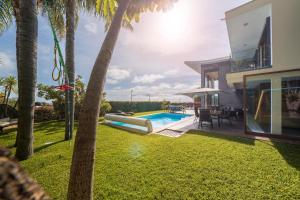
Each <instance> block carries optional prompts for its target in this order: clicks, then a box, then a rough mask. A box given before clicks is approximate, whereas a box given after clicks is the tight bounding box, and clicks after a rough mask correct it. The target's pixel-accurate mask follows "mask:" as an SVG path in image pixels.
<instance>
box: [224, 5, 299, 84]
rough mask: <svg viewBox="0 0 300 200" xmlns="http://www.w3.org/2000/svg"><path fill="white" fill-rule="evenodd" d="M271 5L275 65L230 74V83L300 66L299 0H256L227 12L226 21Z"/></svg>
mask: <svg viewBox="0 0 300 200" xmlns="http://www.w3.org/2000/svg"><path fill="white" fill-rule="evenodd" d="M267 4H271V7H272V16H271V35H272V36H271V37H272V38H271V44H272V68H268V69H260V70H253V71H246V72H237V73H229V74H227V75H226V79H227V82H228V84H229V85H231V86H232V84H234V83H241V82H243V76H244V75H249V74H258V73H265V72H275V71H282V70H290V69H299V68H300V24H299V19H300V0H254V1H252V2H249V3H247V4H245V5H242V6H240V7H237V8H235V9H233V10H230V11H228V12H226V14H225V15H226V20H230V19H232V18H236V17H239V15H241V14H243V13H246V12H250V11H253V10H255V9H257V8H259V7H262V6H264V5H267Z"/></svg>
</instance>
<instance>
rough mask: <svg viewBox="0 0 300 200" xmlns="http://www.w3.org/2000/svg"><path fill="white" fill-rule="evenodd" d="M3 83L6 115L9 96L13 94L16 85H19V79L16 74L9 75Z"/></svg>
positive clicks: (5, 113)
mask: <svg viewBox="0 0 300 200" xmlns="http://www.w3.org/2000/svg"><path fill="white" fill-rule="evenodd" d="M2 85H3V86H4V88H5V90H4V99H3V103H4V104H5V109H4V116H5V117H6V116H7V106H8V101H9V97H10V95H11V92H12V91H13V92H14V91H15V90H14V89H15V86H16V85H17V80H16V78H15V77H14V76H8V77H7V78H5V79H4V80H3V81H2Z"/></svg>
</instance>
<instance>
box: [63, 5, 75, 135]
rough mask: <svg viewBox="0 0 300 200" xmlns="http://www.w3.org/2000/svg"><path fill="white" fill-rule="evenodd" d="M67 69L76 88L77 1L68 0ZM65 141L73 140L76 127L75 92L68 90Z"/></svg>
mask: <svg viewBox="0 0 300 200" xmlns="http://www.w3.org/2000/svg"><path fill="white" fill-rule="evenodd" d="M65 7H66V49H65V55H66V67H67V73H68V79H69V85H70V86H71V87H73V88H74V86H75V85H74V79H75V63H74V39H75V16H76V14H75V8H76V1H75V0H66V6H65ZM65 105H66V106H65V116H66V119H65V121H66V122H65V123H66V126H65V140H70V139H72V136H73V127H74V110H75V101H74V90H67V91H66V93H65Z"/></svg>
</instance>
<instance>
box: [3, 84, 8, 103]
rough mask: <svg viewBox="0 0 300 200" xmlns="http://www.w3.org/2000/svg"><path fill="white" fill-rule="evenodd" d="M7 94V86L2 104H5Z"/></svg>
mask: <svg viewBox="0 0 300 200" xmlns="http://www.w3.org/2000/svg"><path fill="white" fill-rule="evenodd" d="M6 95H7V86H5V87H4V97H3V101H2V104H5V100H6Z"/></svg>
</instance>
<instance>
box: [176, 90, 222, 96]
mask: <svg viewBox="0 0 300 200" xmlns="http://www.w3.org/2000/svg"><path fill="white" fill-rule="evenodd" d="M220 92H221V90H219V89H215V88H195V89H191V90H187V91H183V92H180V93H176V95H184V96H188V97H191V98H193V97H194V96H195V95H199V96H205V95H208V94H217V93H220Z"/></svg>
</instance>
